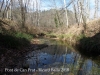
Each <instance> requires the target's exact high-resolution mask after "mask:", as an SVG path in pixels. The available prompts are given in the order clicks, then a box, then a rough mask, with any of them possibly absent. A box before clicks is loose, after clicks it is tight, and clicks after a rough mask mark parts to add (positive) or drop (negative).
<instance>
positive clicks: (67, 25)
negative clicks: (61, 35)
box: [64, 0, 69, 28]
mask: <svg viewBox="0 0 100 75" xmlns="http://www.w3.org/2000/svg"><path fill="white" fill-rule="evenodd" d="M64 10H65V16H66V25H67V28H68V26H69V24H68V14H67V8H66V0H64Z"/></svg>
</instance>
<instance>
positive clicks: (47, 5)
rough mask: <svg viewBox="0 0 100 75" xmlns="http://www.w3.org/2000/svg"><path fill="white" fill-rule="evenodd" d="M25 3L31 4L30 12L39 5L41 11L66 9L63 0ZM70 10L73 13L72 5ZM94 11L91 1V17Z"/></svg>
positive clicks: (93, 2) (93, 4)
mask: <svg viewBox="0 0 100 75" xmlns="http://www.w3.org/2000/svg"><path fill="white" fill-rule="evenodd" d="M0 1H2V0H0ZM5 1H6V0H5ZM15 1H18V0H15ZM23 1H24V2H26V1H30V2H29V8H30V11H33V6H34V10H36V8H37V4H40V6H39V7H40V10H50V9H54V8H56V9H60V8H64V3H63V0H23ZM36 1H37V2H36ZM70 1H71V0H66V6H67V5H68V3H69V2H70ZM33 3H34V4H33ZM99 5H100V2H99ZM39 7H38V8H39ZM68 10H71V11H73V7H72V4H71V5H70V6H69V7H68ZM94 11H95V0H90V15H91V17H92V16H93V14H94ZM99 12H100V11H99ZM99 16H100V15H99Z"/></svg>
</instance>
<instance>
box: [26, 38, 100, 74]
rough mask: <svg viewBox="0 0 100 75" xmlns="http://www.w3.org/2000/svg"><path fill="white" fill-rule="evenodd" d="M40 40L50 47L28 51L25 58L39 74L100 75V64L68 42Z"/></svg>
mask: <svg viewBox="0 0 100 75" xmlns="http://www.w3.org/2000/svg"><path fill="white" fill-rule="evenodd" d="M40 40H41V41H43V43H45V44H48V47H46V48H44V49H41V50H38V51H32V52H30V53H28V54H27V55H26V58H27V59H26V60H25V64H28V65H29V68H30V69H32V70H35V71H34V72H38V75H100V66H99V65H97V64H96V63H95V62H94V61H92V60H91V59H88V58H86V57H83V56H81V55H80V54H79V53H78V52H77V51H75V50H74V49H72V48H70V47H69V46H67V45H66V43H64V42H60V41H53V40H43V39H40ZM34 75H35V74H34Z"/></svg>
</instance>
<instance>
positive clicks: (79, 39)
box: [47, 20, 100, 57]
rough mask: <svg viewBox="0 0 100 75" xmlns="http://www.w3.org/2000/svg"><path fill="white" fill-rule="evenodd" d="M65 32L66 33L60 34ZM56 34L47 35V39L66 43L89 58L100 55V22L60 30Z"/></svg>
mask: <svg viewBox="0 0 100 75" xmlns="http://www.w3.org/2000/svg"><path fill="white" fill-rule="evenodd" d="M59 30H62V31H63V30H65V32H59ZM59 30H57V31H56V32H53V33H51V34H47V37H49V38H53V39H57V40H62V41H66V42H67V43H68V44H70V45H72V46H74V47H77V50H78V51H79V52H80V53H81V54H83V55H87V56H89V57H91V56H99V55H100V48H99V47H100V20H95V21H91V22H88V23H87V24H86V29H85V31H84V26H83V25H80V26H79V27H78V26H77V25H74V26H72V27H70V28H69V29H59ZM83 32H84V33H83Z"/></svg>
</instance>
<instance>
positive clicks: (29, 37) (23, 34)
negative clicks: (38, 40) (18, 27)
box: [14, 32, 33, 41]
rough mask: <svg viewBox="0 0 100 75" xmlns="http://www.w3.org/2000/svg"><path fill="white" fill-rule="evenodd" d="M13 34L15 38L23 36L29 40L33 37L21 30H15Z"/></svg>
mask: <svg viewBox="0 0 100 75" xmlns="http://www.w3.org/2000/svg"><path fill="white" fill-rule="evenodd" d="M14 36H15V37H16V38H24V39H27V40H29V41H30V40H31V39H32V38H33V36H32V35H30V34H26V33H22V32H16V33H15V34H14Z"/></svg>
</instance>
